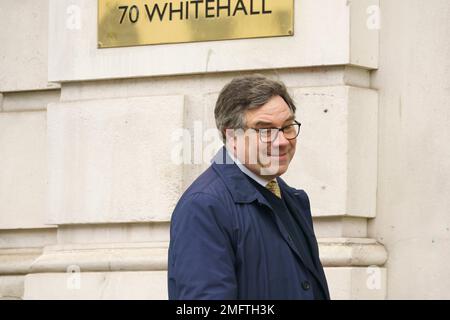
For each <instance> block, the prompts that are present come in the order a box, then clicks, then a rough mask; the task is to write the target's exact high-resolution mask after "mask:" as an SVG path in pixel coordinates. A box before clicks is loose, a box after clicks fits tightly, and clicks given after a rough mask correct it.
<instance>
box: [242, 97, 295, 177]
mask: <svg viewBox="0 0 450 320" xmlns="http://www.w3.org/2000/svg"><path fill="white" fill-rule="evenodd" d="M245 120H246V127H247V128H248V129H247V130H246V132H245V135H241V136H238V138H237V139H236V142H237V143H236V144H235V150H236V152H237V157H238V159H239V160H240V161H241V162H242V163H243V164H244V165H245V166H246V167H247V168H248V169H249V170H251V171H252V172H253V173H255V174H257V175H259V176H262V177H264V178H266V179H273V178H275V177H277V176H280V175H282V174H283V173H285V172H286V171H287V169H288V166H289V163H290V162H291V160H292V158H293V157H294V154H295V146H296V143H297V139H292V140H287V139H286V137H285V136H284V133H283V132H281V131H280V132H278V135H277V137H276V139H275V140H274V141H268V142H263V141H261V139H260V136H259V135H258V132H257V131H255V130H252V129H264V128H282V127H284V126H287V125H290V124H293V123H294V115H293V114H292V111H291V109H290V108H289V106H288V104H287V103H286V102H285V101H284V99H283V98H281V97H280V96H275V97H273V98H271V99H270V100H269V101H268V102H267V103H266V104H264V105H262V106H261V107H258V108H255V109H251V110H247V112H246V113H245Z"/></svg>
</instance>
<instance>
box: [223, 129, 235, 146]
mask: <svg viewBox="0 0 450 320" xmlns="http://www.w3.org/2000/svg"><path fill="white" fill-rule="evenodd" d="M225 145H226V146H227V148H228V149H229V150H233V151H235V150H236V135H235V131H234V129H228V128H227V129H225Z"/></svg>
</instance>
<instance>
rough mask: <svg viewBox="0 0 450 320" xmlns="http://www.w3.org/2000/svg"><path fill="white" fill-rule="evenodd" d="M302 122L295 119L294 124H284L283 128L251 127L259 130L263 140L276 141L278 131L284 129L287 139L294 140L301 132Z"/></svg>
mask: <svg viewBox="0 0 450 320" xmlns="http://www.w3.org/2000/svg"><path fill="white" fill-rule="evenodd" d="M301 125H302V124H301V123H300V122H298V121H294V123H293V124H290V125H287V126H284V127H282V128H261V129H256V128H251V129H253V130H255V131H256V132H258V135H259V139H260V140H261V142H264V143H268V142H274V141H275V140H276V139H277V137H278V132H280V131H282V132H283V135H284V137H285V138H286V139H287V140H293V139H295V138H297V136H298V134H299V133H300V126H301Z"/></svg>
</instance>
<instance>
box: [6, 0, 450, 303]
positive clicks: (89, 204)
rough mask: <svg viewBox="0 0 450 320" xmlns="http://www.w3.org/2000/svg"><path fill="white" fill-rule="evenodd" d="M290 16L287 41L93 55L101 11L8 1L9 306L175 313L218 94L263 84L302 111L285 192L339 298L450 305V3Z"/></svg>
mask: <svg viewBox="0 0 450 320" xmlns="http://www.w3.org/2000/svg"><path fill="white" fill-rule="evenodd" d="M124 2H127V3H129V2H130V1H124ZM293 8H294V9H293V18H294V24H293V25H294V30H293V32H292V34H290V35H289V36H281V37H264V38H244V39H229V40H218V41H198V42H184V43H166V44H156V45H141V46H132V45H131V46H119V47H111V48H100V47H99V46H100V45H101V44H99V40H98V37H97V28H98V23H99V21H98V15H97V13H98V12H97V10H98V1H94V0H33V1H31V0H22V1H12V0H2V1H1V2H0V44H1V45H0V297H1V298H12V299H166V298H167V278H166V276H167V271H166V270H167V248H168V241H169V226H170V215H171V212H172V210H173V208H174V205H175V204H176V202H177V200H178V198H179V197H180V195H181V194H182V192H183V190H185V188H186V187H187V186H188V185H189V184H190V183H191V182H192V181H193V180H194V179H195V177H197V176H198V175H199V174H200V173H201V172H202V171H203V170H204V169H205V168H206V167H207V166H208V163H209V160H210V159H209V158H210V157H211V156H212V155H213V154H214V152H215V151H216V150H217V148H218V146H219V145H220V144H219V143H218V140H217V137H216V136H215V134H214V133H215V130H214V128H215V123H214V116H213V109H214V104H215V100H216V98H217V95H218V93H219V91H220V89H221V88H222V87H223V86H224V85H225V84H226V83H227V82H228V81H230V80H231V79H232V78H233V77H235V76H238V75H243V74H252V73H261V74H264V75H267V76H269V77H272V78H274V79H279V80H282V81H283V82H284V83H285V84H286V85H287V87H288V89H289V91H290V92H291V94H292V95H293V97H294V100H295V102H296V104H297V107H298V111H297V118H298V119H299V120H300V121H301V122H302V132H301V133H300V137H299V141H298V147H297V154H296V156H295V159H294V160H293V163H292V165H291V167H290V170H289V172H288V173H287V174H286V176H285V177H284V178H285V179H286V181H287V182H288V183H289V184H290V185H292V186H295V187H297V188H302V189H305V190H306V191H307V193H308V194H309V197H310V200H311V206H312V213H313V218H314V227H315V231H316V235H317V237H318V240H319V247H320V256H321V260H322V263H323V265H324V267H325V272H326V275H327V278H328V282H329V287H330V293H331V297H332V298H333V299H448V298H450V289H449V288H450V269H449V268H448V266H447V264H448V263H449V262H450V196H449V195H450V182H449V181H450V161H449V159H450V148H449V147H448V146H447V142H448V141H450V108H449V107H448V106H449V105H450V77H449V76H448V75H449V74H450V42H449V39H450V19H449V17H450V2H449V1H447V0H430V1H419V0H295V1H294V7H293Z"/></svg>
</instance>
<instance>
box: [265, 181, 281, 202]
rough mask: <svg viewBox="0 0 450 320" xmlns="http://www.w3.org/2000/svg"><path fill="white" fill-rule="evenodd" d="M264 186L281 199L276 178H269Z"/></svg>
mask: <svg viewBox="0 0 450 320" xmlns="http://www.w3.org/2000/svg"><path fill="white" fill-rule="evenodd" d="M266 188H267V189H269V190H270V191H271V192H272V193H273V194H274V195H276V196H277V197H278V198H280V199H281V191H280V186H279V185H278V182H277V180H276V179H274V180H271V181H270V182H269V183H268V184H267V185H266Z"/></svg>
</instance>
